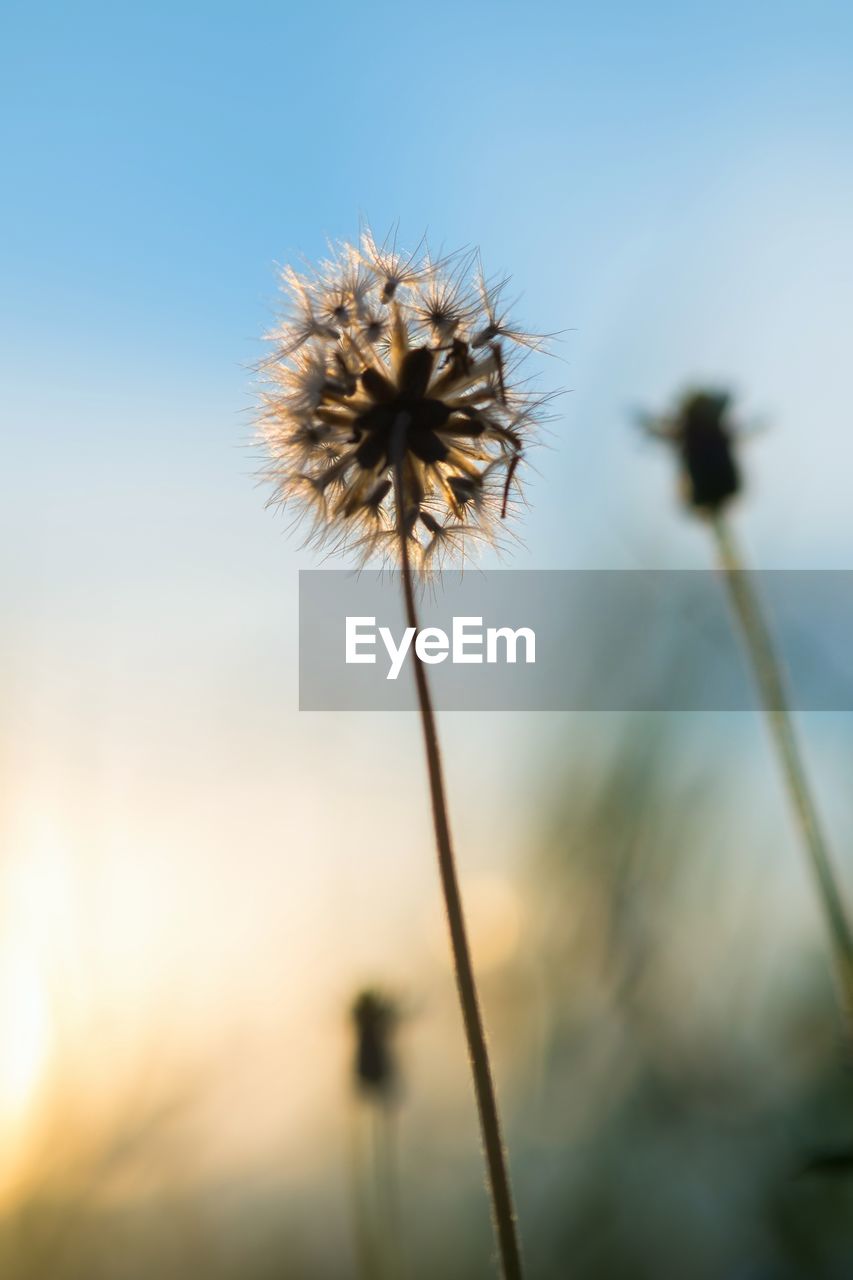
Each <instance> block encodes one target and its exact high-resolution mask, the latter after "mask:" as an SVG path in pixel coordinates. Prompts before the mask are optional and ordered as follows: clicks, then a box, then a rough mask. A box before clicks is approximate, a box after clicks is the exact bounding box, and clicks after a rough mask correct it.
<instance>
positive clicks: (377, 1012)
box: [352, 991, 399, 1097]
mask: <svg viewBox="0 0 853 1280" xmlns="http://www.w3.org/2000/svg"><path fill="white" fill-rule="evenodd" d="M352 1017H353V1022H354V1023H355V1032H356V1050H355V1061H354V1068H355V1080H356V1084H357V1086H358V1087H359V1089H361V1090H362V1091H363V1092H364V1093H368V1094H372V1095H375V1096H384V1097H388V1096H389V1095H390V1094H391V1093H392V1091H393V1089H394V1085H395V1083H396V1080H397V1065H396V1061H395V1058H394V1051H393V1046H392V1043H391V1042H392V1039H393V1034H394V1031H395V1029H396V1026H397V1023H398V1021H399V1015H398V1011H397V1007H396V1005H395V1004H394V1002H393V1001H391V1000H389V999H388V998H387V997H386V996H383V995H380V994H379V992H377V991H363V992H361V994H360V995H359V996H358V997H357V998H356V1000H355V1002H354V1003H353V1006H352Z"/></svg>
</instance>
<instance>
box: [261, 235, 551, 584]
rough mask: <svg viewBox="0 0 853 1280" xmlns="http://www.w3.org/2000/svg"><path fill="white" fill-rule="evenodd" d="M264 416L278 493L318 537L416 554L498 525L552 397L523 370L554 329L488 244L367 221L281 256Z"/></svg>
mask: <svg viewBox="0 0 853 1280" xmlns="http://www.w3.org/2000/svg"><path fill="white" fill-rule="evenodd" d="M282 284H283V288H284V292H285V295H286V299H287V308H286V314H285V317H284V319H283V322H282V323H281V324H280V325H279V326H278V327H277V328H276V329H275V330H274V331H273V332H272V333H270V334H269V335H268V339H269V340H270V342H271V344H272V354H271V355H270V357H269V358H268V359H267V360H265V361H264V363H263V365H262V369H263V371H264V376H265V386H264V390H263V395H262V402H261V412H260V419H259V422H260V427H261V432H262V439H263V444H264V448H265V452H266V455H267V465H266V467H265V470H264V475H265V477H266V478H267V479H269V480H270V481H271V482H272V484H273V497H272V501H273V502H276V503H280V504H282V505H285V506H287V507H289V508H291V507H292V508H294V509H295V511H296V514H297V515H298V516H303V515H305V514H308V515H310V516H311V517H312V518H313V534H314V538H315V540H316V541H317V542H318V543H329V542H331V543H332V545H334V546H335V547H337V548H338V549H348V548H356V549H357V550H358V551H359V552H360V554H361V556H362V558H364V559H368V558H370V557H371V556H373V555H375V554H379V555H381V556H384V557H386V558H390V559H394V558H395V557H396V556H397V555H398V553H399V551H400V548H401V535H402V536H404V537H405V539H406V546H407V550H408V554H409V556H410V558H411V559H412V561H413V562H414V563H415V564H421V565H427V564H430V563H432V562H433V561H434V560H436V559H441V558H443V557H444V556H445V555H448V554H449V555H452V556H453V557H454V558H458V557H459V556H461V554H463V553H464V552H465V551H466V550H467V547H468V544H469V542H470V541H472V540H477V539H482V538H484V537H485V538H487V539H488V538H493V537H494V534H495V530H496V528H497V527H498V521H499V520H500V519H502V518H503V517H504V516H506V515H507V514H508V512H509V511H510V510H511V509H512V508H513V507H514V505H515V501H514V500H515V499H516V498H517V496H518V492H519V463H520V462H521V459H522V454H523V452H524V449H525V447H526V444H527V442H528V437H529V434H530V429H531V427H532V426H534V425H535V424H536V423H537V421H539V420H540V419H541V416H542V413H541V410H542V407H543V404H544V401H543V399H542V398H538V399H537V398H535V397H534V396H533V395H532V394H530V393H529V391H528V390H527V389H526V387H525V386H524V385H522V384H521V383H520V382H519V378H518V368H519V365H520V363H521V358H522V357H523V356H524V354H525V351H526V350H529V349H536V350H538V349H541V348H542V347H543V345H544V339H543V338H541V337H539V336H537V335H531V334H526V333H524V332H522V331H521V330H520V329H518V328H516V327H515V325H514V324H513V323H512V322H511V320H510V318H509V314H508V308H507V306H506V305H505V303H504V302H503V298H502V295H503V292H504V283H499V284H494V283H490V282H489V281H487V280H486V279H485V278H484V276H483V273H482V269H481V268H480V265H479V258H478V257H477V255H475V254H467V255H454V256H452V257H450V258H445V259H442V260H440V261H436V260H434V259H433V258H431V257H430V255H429V253H428V252H416V253H413V254H409V253H403V252H401V251H400V250H399V249H398V248H397V246H396V243H394V244H392V245H390V247H389V245H387V244H385V245H381V246H380V245H377V243H376V242H375V240H374V238H373V236H372V235H371V234H370V232H366V233H365V234H364V235H363V236H362V238H361V242H360V244H359V245H358V246H354V245H349V244H344V245H341V246H340V247H339V248H338V249H337V250H336V251H335V253H334V256H333V258H332V260H331V261H328V262H324V263H322V264H320V267H319V268H318V269H317V270H316V271H313V272H306V273H304V274H301V273H298V272H296V271H294V270H293V269H292V268H290V267H288V268H286V269H285V270H284V271H283V272H282Z"/></svg>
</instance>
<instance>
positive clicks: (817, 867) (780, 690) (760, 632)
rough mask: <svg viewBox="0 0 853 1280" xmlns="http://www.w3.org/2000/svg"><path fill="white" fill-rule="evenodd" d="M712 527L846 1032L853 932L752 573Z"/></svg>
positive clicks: (850, 1022)
mask: <svg viewBox="0 0 853 1280" xmlns="http://www.w3.org/2000/svg"><path fill="white" fill-rule="evenodd" d="M712 528H713V531H714V537H715V540H716V544H717V552H718V555H719V559H720V564H721V566H722V568H723V570H724V575H725V582H726V587H727V590H728V594H729V599H730V601H731V604H732V608H733V610H734V613H735V615H736V617H737V619H738V622H739V623H740V628H741V632H742V634H743V638H744V642H745V645H746V649H747V652H748V654H749V659H750V663H751V665H752V669H753V672H754V674H755V679H756V683H757V684H758V688H759V691H760V694H761V700H762V702H763V704H764V711H765V714H766V716H767V722H768V725H769V727H770V733H771V736H772V738H773V742H774V744H775V746H776V751H777V753H778V756H779V762H780V764H781V766H782V773H783V776H784V779H785V784H786V787H787V790H788V794H789V796H790V800H791V808H792V810H793V813H794V817H795V820H796V822H797V825H798V827H799V829H800V834H801V836H802V839H803V844H804V845H805V849H806V853H807V855H808V858H809V863H810V865H811V869H812V873H813V875H814V879H815V883H816V885H817V892H818V897H819V899H820V904H821V907H822V909H823V913H824V917H825V920H826V926H827V930H828V932H829V939H830V945H831V949H832V956H833V961H834V966H835V972H836V979H837V982H838V988H839V995H840V999H841V1004H842V1012H843V1015H844V1018H845V1023H846V1026H847V1030H848V1032H849V1031H850V1030H851V1026H853V933H851V929H850V923H849V921H848V918H847V912H846V910H845V907H844V901H843V899H842V896H841V892H840V890H839V888H838V882H837V880H836V877H835V872H834V870H833V867H832V860H831V858H830V855H829V849H828V846H827V842H826V839H825V837H824V834H823V830H822V828H821V824H820V819H819V817H818V812H817V808H816V805H815V802H814V799H813V797H812V792H811V788H810V786H809V783H808V778H807V777H806V771H805V768H804V766H803V761H802V757H801V755H800V750H799V745H798V743H797V737H796V734H795V732H794V725H793V721H792V718H791V712H790V709H789V705H788V697H787V691H786V688H785V679H784V676H783V673H782V668H781V665H780V662H779V659H778V657H777V654H776V650H775V647H774V645H773V639H772V636H771V634H770V630H769V628H768V626H767V623H766V622H765V619H764V615H763V613H762V610H761V604H760V601H759V598H758V595H757V593H756V591H755V588H754V585H753V582H752V580H751V575H750V573H749V571H748V570H747V569H746V568H745V567H744V563H743V559H742V557H741V555H740V552H739V550H738V546H737V542H736V539H735V537H734V534H733V533H732V530H731V526H730V525H729V524H728V523H727V521H726V520H725V518H724V517H723V516H722V515H719V514H718V515H717V516H715V518H714V520H713V521H712Z"/></svg>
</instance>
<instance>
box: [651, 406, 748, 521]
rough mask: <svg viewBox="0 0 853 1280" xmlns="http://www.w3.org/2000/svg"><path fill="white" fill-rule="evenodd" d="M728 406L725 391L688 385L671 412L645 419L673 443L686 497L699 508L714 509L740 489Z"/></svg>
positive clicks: (715, 510) (690, 504)
mask: <svg viewBox="0 0 853 1280" xmlns="http://www.w3.org/2000/svg"><path fill="white" fill-rule="evenodd" d="M730 407H731V396H730V395H729V393H728V392H726V391H690V392H688V393H687V394H686V395H684V396H683V397H682V398H681V400H680V401H679V403H678V405H677V406H676V409H675V411H674V413H671V414H668V415H666V416H664V417H662V418H647V419H645V426H646V429H647V430H648V431H649V432H650V434H652V435H654V436H657V437H658V438H659V439H662V440H666V441H668V442H669V443H670V444H671V445H672V446H673V447H674V448H675V449H676V451H677V453H678V457H679V461H680V463H681V475H682V484H683V489H684V495H685V499H686V501H687V504H688V506H690V507H693V508H694V510H696V511H699V512H701V513H705V514H710V515H713V514H715V513H716V512H718V511H720V510H721V509H722V508H723V507H724V506H725V505H726V504H727V503H728V502H730V501H731V499H732V498H734V497H735V495H736V494H737V493H739V492H740V489H741V477H740V469H739V467H738V463H737V458H736V457H735V443H736V439H737V432H736V430H735V428H734V427H733V425H732V422H731V417H730Z"/></svg>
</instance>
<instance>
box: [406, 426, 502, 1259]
mask: <svg viewBox="0 0 853 1280" xmlns="http://www.w3.org/2000/svg"><path fill="white" fill-rule="evenodd" d="M401 416H402V415H401ZM405 425H406V424H405V422H402V423H400V422H399V420H398V424H397V430H396V434H397V435H399V433H400V426H402V427H405ZM396 453H397V460H396V461H395V464H394V486H395V490H396V504H397V513H398V514H397V519H398V532H399V537H400V563H401V575H402V580H403V595H404V598H405V606H406V622H407V625H408V626H410V627H414V628H415V632H416V633H417V630H418V612H417V606H416V603H415V588H414V575H413V572H412V565H411V559H410V556H409V543H408V527H407V523H406V513H407V511H408V507H407V504H406V500H405V486H404V484H403V467H402V461H401V454H402V450H401V449H399V448H397V450H396ZM414 666H415V684H416V686H417V693H418V705H419V708H420V714H421V724H422V726H423V736H424V746H425V748H426V760H427V771H428V773H429V787H430V797H431V799H432V816H433V823H434V826H435V839H436V846H437V851H438V868H439V873H440V877H441V888H442V892H443V894H444V905H445V909H446V911H447V923H448V926H449V929H450V944H451V949H452V952H453V963H454V968H455V970H456V985H457V988H458V991H459V1000H460V1003H461V1005H462V1019H463V1022H464V1024H465V1036H466V1039H467V1041H468V1054H469V1057H470V1061H471V1072H472V1075H473V1078H474V1092H475V1094H476V1098H477V1110H478V1112H479V1116H480V1129H481V1132H482V1136H483V1147H484V1150H485V1157H486V1168H487V1172H488V1181H489V1190H490V1193H491V1199H492V1211H493V1218H494V1228H495V1233H496V1235H497V1240H498V1247H499V1250H500V1259H501V1268H502V1272H503V1275H504V1277H505V1280H521V1276H522V1268H521V1248H520V1244H519V1238H518V1231H517V1227H516V1221H515V1211H514V1209H513V1201H512V1190H511V1187H510V1181H509V1168H508V1165H507V1158H506V1152H505V1150H504V1145H503V1138H502V1137H501V1126H500V1120H499V1117H498V1104H497V1097H496V1095H495V1086H494V1081H493V1080H492V1071H491V1066H490V1063H489V1051H488V1048H487V1046H486V1035H485V1030H484V1027H483V1017H482V1014H481V1012H480V1002H479V998H478V995H477V984H476V982H475V979H474V968H473V965H472V963H471V950H470V947H469V945H468V933H467V929H466V927H465V916H464V912H463V910H462V897H461V894H460V891H459V880H458V877H457V874H456V860H455V857H454V853H453V844H452V841H451V837H450V820H449V818H448V813H447V798H446V796H445V789H444V775H443V771H442V767H441V753H440V751H439V746H438V733H437V730H436V724H435V713H434V712H433V707H432V698H431V696H430V691H429V684H428V682H427V675H426V669H425V667H424V664H423V663H422V662H421V661H420V659H419V658H418V656H417V654H415V659H414Z"/></svg>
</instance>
